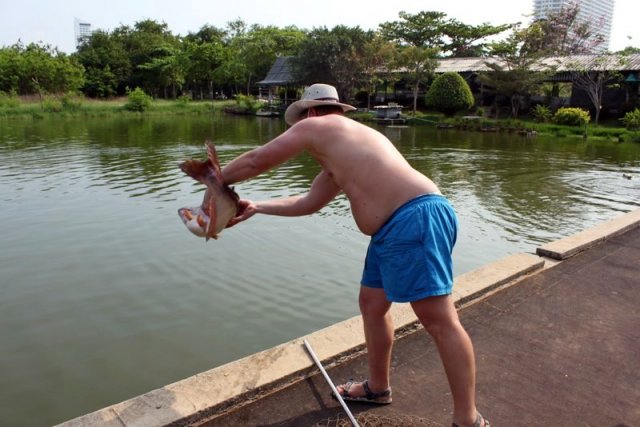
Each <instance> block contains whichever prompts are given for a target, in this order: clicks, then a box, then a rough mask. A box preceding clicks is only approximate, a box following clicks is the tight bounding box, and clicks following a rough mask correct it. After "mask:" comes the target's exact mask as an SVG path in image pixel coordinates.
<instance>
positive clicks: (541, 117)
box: [531, 104, 551, 123]
mask: <svg viewBox="0 0 640 427" xmlns="http://www.w3.org/2000/svg"><path fill="white" fill-rule="evenodd" d="M531 117H533V120H535V121H536V122H540V123H546V122H548V121H549V120H551V110H549V107H546V106H544V105H540V104H537V105H536V106H535V107H533V109H532V110H531Z"/></svg>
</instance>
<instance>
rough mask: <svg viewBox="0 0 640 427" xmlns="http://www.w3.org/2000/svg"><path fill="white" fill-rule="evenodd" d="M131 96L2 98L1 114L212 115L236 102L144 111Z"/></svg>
mask: <svg viewBox="0 0 640 427" xmlns="http://www.w3.org/2000/svg"><path fill="white" fill-rule="evenodd" d="M127 102H128V100H127V98H116V99H111V100H106V101H105V100H94V99H85V98H77V97H62V98H56V97H45V98H43V99H42V100H40V99H39V98H37V97H30V98H25V99H18V98H5V99H3V100H2V99H0V117H13V118H36V119H38V118H44V117H76V116H77V117H104V116H110V115H140V114H144V115H163V114H166V115H185V114H211V113H216V112H219V111H222V109H223V108H225V107H227V106H229V105H233V104H234V103H235V101H213V102H212V101H186V100H184V99H179V100H153V101H151V104H150V105H149V108H148V109H146V110H145V111H144V112H137V111H130V110H128V109H127V108H126V105H127Z"/></svg>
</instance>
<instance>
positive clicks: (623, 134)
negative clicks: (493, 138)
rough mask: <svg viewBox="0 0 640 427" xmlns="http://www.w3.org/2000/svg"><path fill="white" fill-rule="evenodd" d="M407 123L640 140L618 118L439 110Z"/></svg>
mask: <svg viewBox="0 0 640 427" xmlns="http://www.w3.org/2000/svg"><path fill="white" fill-rule="evenodd" d="M353 117H354V118H356V119H357V120H360V121H375V117H374V116H373V115H372V113H366V112H359V113H355V114H353ZM404 117H405V118H407V124H408V125H410V126H436V127H440V128H442V129H459V130H465V131H474V132H501V133H513V134H519V135H523V136H526V137H531V136H535V135H551V136H554V137H558V138H580V139H584V138H598V139H605V140H610V141H616V142H620V141H633V142H640V131H637V130H635V131H633V130H628V129H626V128H625V127H623V126H622V123H621V122H619V121H611V122H604V123H600V124H598V125H596V124H593V123H590V124H588V125H587V126H563V125H557V124H553V123H540V122H536V121H534V120H533V119H532V118H529V117H523V118H519V119H508V118H506V119H492V118H488V117H477V116H458V117H445V116H444V115H442V114H439V113H433V112H427V113H425V112H417V114H416V115H415V116H413V115H404Z"/></svg>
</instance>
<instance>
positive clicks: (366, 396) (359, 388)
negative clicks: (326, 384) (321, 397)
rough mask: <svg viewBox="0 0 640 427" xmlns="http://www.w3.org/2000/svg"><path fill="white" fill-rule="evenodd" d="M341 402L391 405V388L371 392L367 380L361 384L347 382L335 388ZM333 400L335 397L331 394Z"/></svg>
mask: <svg viewBox="0 0 640 427" xmlns="http://www.w3.org/2000/svg"><path fill="white" fill-rule="evenodd" d="M336 389H337V390H338V393H340V396H341V397H342V400H345V401H349V402H366V403H375V404H377V405H388V404H389V403H391V400H392V399H391V388H388V389H386V390H382V391H378V392H375V391H372V390H371V389H370V388H369V380H365V381H362V382H356V381H349V382H348V383H346V384H342V385H339V386H337V387H336ZM331 396H332V397H333V398H336V396H335V395H334V394H333V393H331Z"/></svg>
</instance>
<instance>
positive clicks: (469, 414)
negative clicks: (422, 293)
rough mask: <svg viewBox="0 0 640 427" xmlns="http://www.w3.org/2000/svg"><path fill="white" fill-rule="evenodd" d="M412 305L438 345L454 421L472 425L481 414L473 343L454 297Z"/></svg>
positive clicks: (423, 300) (433, 298) (462, 424)
mask: <svg viewBox="0 0 640 427" xmlns="http://www.w3.org/2000/svg"><path fill="white" fill-rule="evenodd" d="M411 307H412V308H413V311H414V312H415V313H416V315H417V316H418V319H420V323H422V326H424V328H425V329H426V331H427V332H428V333H429V334H430V335H431V336H432V337H433V339H434V341H435V343H436V346H437V347H438V352H439V353H440V359H441V360H442V364H443V365H444V370H445V372H446V374H447V379H448V381H449V387H450V388H451V394H452V396H453V421H454V422H455V423H456V424H457V425H459V426H460V427H462V426H472V425H473V423H474V422H475V420H476V416H477V413H476V405H475V387H476V365H475V358H474V354H473V345H472V343H471V339H470V338H469V335H468V334H467V332H466V331H465V330H464V328H463V327H462V324H461V323H460V320H459V319H458V313H457V311H456V308H455V306H454V304H453V300H452V299H451V296H437V297H429V298H425V299H422V300H419V301H415V302H412V303H411Z"/></svg>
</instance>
